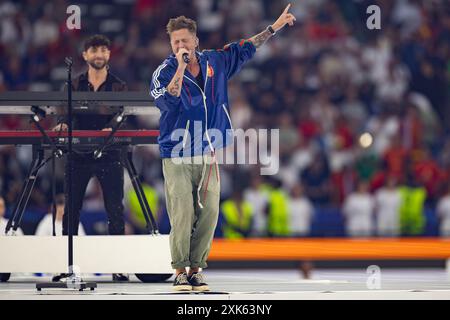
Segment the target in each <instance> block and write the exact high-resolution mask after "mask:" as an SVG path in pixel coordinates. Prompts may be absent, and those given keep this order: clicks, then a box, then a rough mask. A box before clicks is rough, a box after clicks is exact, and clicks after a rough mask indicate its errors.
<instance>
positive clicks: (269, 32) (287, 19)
mask: <svg viewBox="0 0 450 320" xmlns="http://www.w3.org/2000/svg"><path fill="white" fill-rule="evenodd" d="M290 7H291V4H290V3H289V4H288V5H287V7H286V8H285V9H284V11H283V13H282V14H281V15H280V16H279V17H278V19H277V21H275V22H274V23H273V24H272V25H270V26H268V27H267V29H266V30H264V31H263V32H261V33H259V34H257V35H255V36H253V37H251V38H250V39H249V40H250V41H251V42H252V43H253V45H254V46H255V47H256V50H258V49H259V48H260V47H261V46H262V45H263V44H264V43H266V41H267V40H269V38H270V37H272V36H273V35H274V34H275V33H276V32H278V30H280V29H282V28H283V27H284V26H285V25H286V24H289V25H290V26H291V27H292V26H293V25H294V21H296V19H295V17H294V15H293V14H292V13H289V12H288V11H289V8H290Z"/></svg>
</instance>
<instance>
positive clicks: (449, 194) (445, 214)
mask: <svg viewBox="0 0 450 320" xmlns="http://www.w3.org/2000/svg"><path fill="white" fill-rule="evenodd" d="M436 215H437V217H438V219H439V234H440V235H441V236H442V237H450V184H447V188H446V190H445V194H444V195H443V196H442V197H441V198H440V199H439V201H438V203H437V206H436Z"/></svg>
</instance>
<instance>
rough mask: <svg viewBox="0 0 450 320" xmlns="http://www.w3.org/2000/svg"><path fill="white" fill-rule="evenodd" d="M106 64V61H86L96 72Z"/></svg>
mask: <svg viewBox="0 0 450 320" xmlns="http://www.w3.org/2000/svg"><path fill="white" fill-rule="evenodd" d="M107 63H108V61H107V60H106V59H95V60H90V61H88V64H89V65H90V66H91V67H92V68H94V69H96V70H101V69H103V68H104V67H105V66H106V64H107Z"/></svg>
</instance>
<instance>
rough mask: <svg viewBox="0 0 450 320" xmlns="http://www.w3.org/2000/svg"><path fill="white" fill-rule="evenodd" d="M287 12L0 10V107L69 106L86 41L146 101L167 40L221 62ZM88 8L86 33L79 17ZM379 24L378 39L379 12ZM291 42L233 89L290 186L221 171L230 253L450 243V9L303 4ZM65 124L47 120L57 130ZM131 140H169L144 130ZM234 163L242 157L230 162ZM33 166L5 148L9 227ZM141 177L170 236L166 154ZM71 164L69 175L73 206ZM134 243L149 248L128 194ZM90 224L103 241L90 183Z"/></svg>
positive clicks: (150, 2)
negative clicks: (343, 241) (238, 246)
mask: <svg viewBox="0 0 450 320" xmlns="http://www.w3.org/2000/svg"><path fill="white" fill-rule="evenodd" d="M287 3H288V2H287V1H281V0H280V1H268V0H246V1H235V0H234V1H233V0H194V1H174V0H164V1H162V0H138V1H132V0H115V1H76V3H72V2H69V1H65V0H57V1H40V0H29V1H0V92H2V91H14V90H30V91H52V90H60V89H61V88H62V86H63V85H64V81H65V79H66V67H65V66H64V57H66V56H72V57H73V58H74V61H75V62H74V68H75V72H74V73H75V74H78V73H81V72H83V71H84V70H86V65H85V63H84V61H83V60H82V57H81V51H82V44H83V41H84V39H85V38H87V37H88V36H90V35H92V34H95V33H101V34H104V35H107V36H108V37H109V38H110V39H111V40H112V43H113V47H112V53H111V60H110V67H111V69H110V70H111V72H113V73H114V74H116V75H117V76H118V77H120V78H121V79H123V80H124V81H126V82H127V84H128V86H129V88H130V90H134V91H148V90H149V84H150V79H151V76H152V73H153V71H154V70H155V69H156V68H157V66H158V65H159V64H160V63H161V62H162V61H163V60H164V59H165V58H166V57H167V56H168V55H169V54H170V53H171V52H170V46H169V41H168V35H167V34H166V32H165V26H166V24H167V22H168V20H169V19H170V18H172V17H176V16H178V15H185V16H188V17H190V18H193V19H194V20H196V21H197V23H198V36H199V38H200V47H201V49H217V48H222V47H223V46H224V45H225V44H227V43H229V42H232V41H237V40H239V39H242V38H249V37H251V36H253V35H254V34H256V33H259V32H260V31H262V30H263V29H264V28H265V27H266V26H267V25H268V24H270V23H272V22H274V21H275V19H276V18H277V17H278V16H279V14H280V13H281V12H282V10H283V9H284V7H285V6H286V5H287ZM71 4H77V5H79V6H80V8H81V30H68V29H67V28H66V19H67V18H68V16H69V14H67V13H66V9H67V7H68V6H69V5H71ZM372 4H376V5H378V6H379V7H380V9H381V29H380V30H369V29H368V28H367V26H366V21H367V19H368V18H369V16H370V15H369V14H367V13H366V9H367V7H368V6H369V5H372ZM291 12H292V13H293V14H294V15H295V16H296V18H297V22H296V24H295V26H294V27H291V28H287V27H285V29H283V30H282V31H281V32H279V33H278V34H277V35H276V36H275V37H273V38H272V39H270V40H269V42H268V43H267V44H266V45H265V46H264V47H263V48H262V49H261V50H260V51H258V53H257V54H256V55H255V57H254V59H253V60H252V61H251V62H250V63H248V64H247V65H246V66H245V67H244V68H243V70H242V72H241V73H240V74H238V75H237V76H236V77H234V78H233V79H232V81H231V82H230V90H229V97H230V104H231V110H232V111H231V118H232V121H233V124H234V127H235V128H242V129H244V130H245V129H248V128H269V129H279V130H280V160H279V161H280V163H279V164H280V170H279V172H278V174H276V175H274V176H262V175H261V174H260V168H259V167H258V166H257V165H222V166H221V184H222V185H221V193H222V195H221V201H222V203H221V215H220V219H219V225H218V227H217V230H216V237H217V238H222V237H224V238H246V237H411V236H424V237H438V236H442V237H447V236H450V179H449V175H450V130H449V129H450V105H449V92H450V87H449V84H450V83H449V79H450V6H449V3H448V1H440V0H434V1H433V0H429V1H416V0H397V1H374V0H372V1H365V0H359V1H358V0H336V1H325V0H301V1H292V8H291ZM54 121H55V119H51V118H47V119H46V120H45V126H46V127H47V128H50V127H51V126H53V125H54ZM128 125H129V127H131V128H136V129H138V128H139V129H155V128H158V119H154V118H146V117H134V118H130V119H129V123H128ZM0 129H1V130H30V129H32V127H31V125H30V124H29V121H28V118H27V117H21V116H14V115H9V116H6V115H1V116H0ZM231 152H233V151H231ZM30 160H31V148H30V147H27V146H20V147H14V146H0V192H1V194H2V195H3V197H4V199H5V202H6V213H5V216H6V217H8V216H9V215H10V214H11V210H12V209H13V206H14V203H15V202H16V200H17V197H18V194H19V193H20V190H21V186H22V184H23V182H24V179H25V176H26V173H27V170H28V166H29V164H30ZM134 161H135V165H136V167H137V169H138V171H139V172H140V173H141V175H142V176H141V178H142V179H143V181H144V182H145V192H146V195H147V198H148V200H149V203H150V206H151V208H152V210H153V212H154V214H155V215H156V216H157V218H158V221H159V226H160V231H161V232H162V233H168V232H169V231H170V225H169V221H168V217H167V212H166V209H165V200H164V192H163V190H164V188H163V177H162V170H161V161H160V158H159V151H158V147H157V146H148V147H139V148H137V149H136V150H135V152H134ZM50 167H51V166H47V167H46V168H44V169H42V171H41V173H40V177H39V179H38V181H37V183H36V186H35V188H34V191H33V193H32V196H31V199H30V202H29V205H28V208H27V211H26V213H25V216H24V220H23V223H22V229H23V232H24V233H25V234H34V233H35V232H36V229H37V226H38V224H39V222H40V221H41V220H42V219H43V218H44V217H45V215H46V214H47V213H48V212H49V210H50V204H51V175H50ZM63 179H64V172H63V164H62V163H60V164H58V166H57V182H58V187H57V188H58V192H62V191H63V190H62V186H63ZM125 194H126V199H125V204H126V215H127V221H128V223H127V233H128V234H135V233H142V232H144V225H145V221H144V219H143V217H142V214H141V212H140V210H139V206H138V203H137V198H136V195H135V194H134V191H133V189H132V187H131V183H130V182H129V181H127V182H126V193H125ZM81 221H82V224H83V227H84V229H85V232H86V234H106V233H107V225H106V214H105V212H104V208H103V199H102V194H101V189H100V188H99V184H98V183H97V181H96V180H92V181H91V183H90V184H89V187H88V192H87V194H86V198H85V202H84V207H83V212H82V215H81Z"/></svg>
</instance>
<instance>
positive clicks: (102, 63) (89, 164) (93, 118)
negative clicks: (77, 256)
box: [53, 35, 128, 281]
mask: <svg viewBox="0 0 450 320" xmlns="http://www.w3.org/2000/svg"><path fill="white" fill-rule="evenodd" d="M110 47H111V42H110V40H109V39H108V38H107V37H105V36H103V35H94V36H92V37H90V38H89V39H87V40H86V42H85V43H84V51H83V58H84V60H85V61H86V63H87V65H88V70H87V72H85V73H82V74H81V75H80V76H79V77H77V78H76V79H74V81H73V83H72V88H73V90H74V91H96V92H98V91H127V86H126V84H125V83H124V82H123V81H122V80H120V79H119V78H117V77H116V76H115V75H113V74H112V73H111V72H109V67H108V62H109V58H110V53H111V52H110ZM65 120H67V119H64V120H63V121H64V122H62V123H60V124H58V125H57V126H56V127H55V128H53V130H67V123H66V122H67V121H65ZM112 120H113V115H101V114H96V115H93V114H77V115H74V117H73V129H74V130H106V131H108V130H111V124H110V123H111V121H112ZM72 159H73V160H72V165H73V167H72V203H73V207H72V211H71V221H70V224H71V226H72V231H73V234H74V235H76V234H77V231H78V228H77V226H78V224H79V222H80V210H81V208H82V206H83V198H84V194H85V193H86V188H87V185H88V183H89V180H90V179H91V178H92V177H93V176H95V177H97V179H98V181H99V182H100V186H101V188H102V192H103V199H104V203H105V209H106V212H107V214H108V231H109V234H110V235H123V234H124V233H125V220H124V216H123V211H124V206H123V202H122V201H123V187H124V174H123V167H122V165H121V163H120V151H118V150H108V151H105V152H103V153H102V156H101V157H100V158H98V159H94V156H93V152H89V153H86V152H83V153H77V152H76V150H74V153H73V158H72ZM68 174H69V171H68V165H67V164H66V172H65V176H66V177H67V176H68ZM65 184H66V185H65V189H66V190H68V188H67V187H68V185H67V180H66V181H65ZM66 197H67V193H66ZM66 204H67V205H66V206H65V211H64V217H63V234H64V235H67V234H68V205H69V201H67V199H66ZM65 278H67V274H62V275H60V276H56V277H54V278H53V281H59V280H63V279H65ZM113 280H115V281H127V280H128V277H127V276H126V275H124V274H113Z"/></svg>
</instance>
